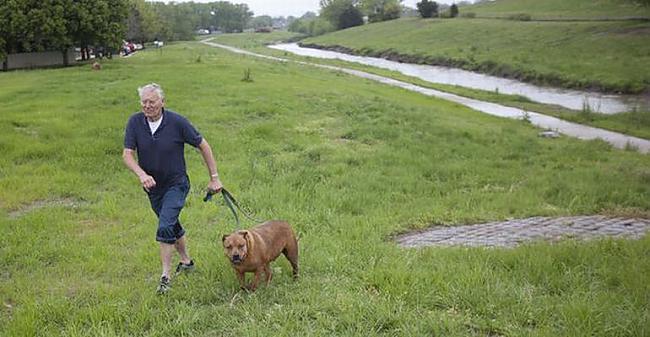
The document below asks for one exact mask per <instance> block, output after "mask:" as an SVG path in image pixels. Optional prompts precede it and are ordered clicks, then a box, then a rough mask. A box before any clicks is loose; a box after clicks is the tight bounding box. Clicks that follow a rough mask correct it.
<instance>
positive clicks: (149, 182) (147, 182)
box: [139, 174, 156, 192]
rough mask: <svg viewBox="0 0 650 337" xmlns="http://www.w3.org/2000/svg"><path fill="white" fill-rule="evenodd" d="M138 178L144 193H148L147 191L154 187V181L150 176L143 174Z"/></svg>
mask: <svg viewBox="0 0 650 337" xmlns="http://www.w3.org/2000/svg"><path fill="white" fill-rule="evenodd" d="M139 178H140V183H141V184H142V187H144V189H145V191H147V192H149V190H151V189H152V188H154V187H156V181H155V180H154V179H153V177H152V176H150V175H148V174H143V175H141V176H139Z"/></svg>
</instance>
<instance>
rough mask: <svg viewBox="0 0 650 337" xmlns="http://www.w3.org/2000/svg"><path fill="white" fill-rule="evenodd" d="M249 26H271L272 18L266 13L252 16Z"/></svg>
mask: <svg viewBox="0 0 650 337" xmlns="http://www.w3.org/2000/svg"><path fill="white" fill-rule="evenodd" d="M249 27H251V28H256V29H257V28H264V27H273V18H272V17H270V16H268V15H260V16H256V17H254V18H252V19H251V20H250V23H249Z"/></svg>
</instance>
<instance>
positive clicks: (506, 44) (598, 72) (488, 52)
mask: <svg viewBox="0 0 650 337" xmlns="http://www.w3.org/2000/svg"><path fill="white" fill-rule="evenodd" d="M648 32H650V23H647V22H635V21H632V22H518V21H508V20H491V19H453V20H451V19H449V20H445V19H421V18H404V19H399V20H393V21H388V22H382V23H375V24H369V25H364V26H360V27H355V28H351V29H346V30H341V31H337V32H334V33H330V34H326V35H322V36H318V37H314V38H309V39H306V40H304V42H306V43H311V44H317V45H321V46H344V47H346V48H350V49H352V50H353V51H354V52H355V53H358V54H362V55H372V56H387V55H393V56H396V57H400V58H402V59H404V60H407V61H408V62H411V63H413V62H421V63H427V64H436V65H448V66H454V67H460V68H464V69H468V70H472V71H478V72H484V73H489V74H493V75H497V76H502V77H511V78H518V79H521V80H524V81H527V82H531V83H537V84H542V85H546V84H548V85H553V86H562V87H569V88H579V89H598V90H603V91H613V92H629V93H638V92H643V91H644V90H649V89H650V66H649V65H650V34H648Z"/></svg>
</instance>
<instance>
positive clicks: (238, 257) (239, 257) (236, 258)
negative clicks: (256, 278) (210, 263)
mask: <svg viewBox="0 0 650 337" xmlns="http://www.w3.org/2000/svg"><path fill="white" fill-rule="evenodd" d="M231 260H232V262H234V263H237V262H241V256H239V254H236V255H233V256H232V258H231Z"/></svg>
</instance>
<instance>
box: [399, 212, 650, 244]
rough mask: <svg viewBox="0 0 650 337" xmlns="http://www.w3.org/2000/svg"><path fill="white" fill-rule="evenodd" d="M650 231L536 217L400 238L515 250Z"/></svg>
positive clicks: (592, 219)
mask: <svg viewBox="0 0 650 337" xmlns="http://www.w3.org/2000/svg"><path fill="white" fill-rule="evenodd" d="M648 231H650V220H647V219H624V218H608V217H605V216H598V215H597V216H572V217H559V218H548V217H533V218H527V219H516V220H509V221H505V222H489V223H484V224H477V225H466V226H456V227H443V226H437V227H432V228H430V229H428V230H425V231H418V232H415V233H407V234H403V235H400V236H399V237H397V239H396V240H397V243H398V244H400V245H401V246H403V247H423V246H456V245H459V246H486V247H515V246H517V245H519V244H522V243H526V242H531V241H539V240H544V241H558V240H562V239H567V238H571V239H579V240H583V239H593V238H600V237H615V238H629V239H639V238H641V237H642V236H643V235H645V233H646V232H648Z"/></svg>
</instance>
